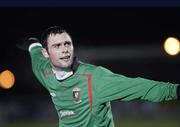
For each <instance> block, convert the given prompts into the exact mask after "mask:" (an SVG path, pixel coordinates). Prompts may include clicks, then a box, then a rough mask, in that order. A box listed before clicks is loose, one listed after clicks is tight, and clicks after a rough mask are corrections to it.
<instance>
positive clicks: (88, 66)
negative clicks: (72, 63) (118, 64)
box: [80, 61, 111, 73]
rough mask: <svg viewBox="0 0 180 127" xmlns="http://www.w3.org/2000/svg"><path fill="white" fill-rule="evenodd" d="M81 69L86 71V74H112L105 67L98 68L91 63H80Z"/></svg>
mask: <svg viewBox="0 0 180 127" xmlns="http://www.w3.org/2000/svg"><path fill="white" fill-rule="evenodd" d="M80 68H81V69H83V70H84V72H85V73H88V72H89V73H90V72H91V73H99V72H100V73H103V72H111V71H110V70H108V69H107V68H105V67H103V66H98V65H94V64H90V63H84V62H81V61H80Z"/></svg>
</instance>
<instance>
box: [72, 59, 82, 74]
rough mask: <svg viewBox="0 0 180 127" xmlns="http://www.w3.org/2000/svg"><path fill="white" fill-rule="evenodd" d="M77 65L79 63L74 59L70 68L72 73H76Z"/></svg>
mask: <svg viewBox="0 0 180 127" xmlns="http://www.w3.org/2000/svg"><path fill="white" fill-rule="evenodd" d="M79 65H80V62H79V60H78V58H77V57H74V61H73V64H72V66H71V68H72V70H73V73H74V72H76V70H77V69H78V67H79Z"/></svg>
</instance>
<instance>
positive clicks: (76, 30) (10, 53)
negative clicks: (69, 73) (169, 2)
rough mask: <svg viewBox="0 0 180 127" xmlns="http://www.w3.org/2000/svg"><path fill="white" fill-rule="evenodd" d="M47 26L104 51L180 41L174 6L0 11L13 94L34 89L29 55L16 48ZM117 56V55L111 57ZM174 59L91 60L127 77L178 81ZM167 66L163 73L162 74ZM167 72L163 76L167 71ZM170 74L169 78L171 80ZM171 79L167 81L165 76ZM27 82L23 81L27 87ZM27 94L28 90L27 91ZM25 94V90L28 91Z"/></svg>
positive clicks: (0, 51)
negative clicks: (173, 39)
mask: <svg viewBox="0 0 180 127" xmlns="http://www.w3.org/2000/svg"><path fill="white" fill-rule="evenodd" d="M52 25H60V26H63V27H64V28H66V29H67V31H68V32H69V33H70V34H71V35H72V38H73V41H74V43H75V46H77V47H81V46H91V47H94V48H95V47H109V46H121V45H126V46H130V47H134V46H136V45H141V44H150V43H151V44H152V43H153V44H162V42H163V41H164V40H165V39H166V37H168V36H175V37H177V38H179V39H180V8H179V7H1V8H0V35H1V43H0V44H1V46H0V58H1V66H0V67H1V68H0V69H1V71H3V70H5V69H10V70H12V71H13V72H14V74H15V76H16V85H15V87H14V88H13V90H12V93H13V92H14V91H18V92H19V91H21V90H22V89H23V90H25V89H24V84H26V86H28V90H29V92H32V91H33V90H32V89H36V88H35V85H28V84H34V82H36V80H35V78H34V76H33V75H32V71H31V65H30V60H29V56H28V53H26V52H23V51H20V50H18V49H17V48H16V46H15V45H16V43H17V42H18V40H19V39H20V38H21V37H24V36H35V37H38V38H39V37H40V34H41V32H42V31H43V30H44V29H45V28H48V27H49V26H52ZM114 55H118V54H114ZM178 59H179V57H178V56H177V57H174V58H170V57H166V58H163V59H159V58H151V59H140V60H134V59H133V60H125V61H123V60H116V61H110V60H108V59H107V60H105V61H94V62H93V63H95V64H101V65H103V66H106V67H108V68H109V69H112V70H113V71H115V72H119V73H122V74H126V75H129V76H136V75H138V76H144V77H147V78H155V79H159V80H165V81H168V80H170V81H172V82H176V83H178V82H179V81H177V79H178V72H179V71H178V70H179V67H178V66H179V63H180V61H178ZM166 68H168V70H165V69H166ZM167 71H168V72H167ZM172 73H173V75H174V76H172ZM169 76H171V77H169ZM27 82H28V83H27ZM26 90H27V89H26ZM26 90H25V92H28V90H27V91H26Z"/></svg>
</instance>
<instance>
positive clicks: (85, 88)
mask: <svg viewBox="0 0 180 127" xmlns="http://www.w3.org/2000/svg"><path fill="white" fill-rule="evenodd" d="M19 47H20V48H22V49H26V50H27V48H28V49H29V52H30V56H31V61H32V69H33V72H34V74H35V75H36V77H37V79H38V80H39V81H40V82H41V84H42V85H43V86H44V87H45V88H46V89H47V90H48V91H49V93H50V95H51V97H52V101H53V103H54V105H55V108H56V110H57V113H58V116H59V121H60V122H59V126H60V127H114V122H113V117H112V111H111V105H110V101H113V100H117V99H118V100H121V101H130V100H147V101H152V102H160V101H169V100H175V99H178V98H180V86H179V85H178V84H171V83H165V82H158V81H153V80H148V79H143V78H129V77H125V76H123V75H120V74H114V73H113V72H111V71H109V70H108V69H106V68H103V67H101V66H95V65H91V64H87V63H83V62H81V61H78V59H77V58H76V57H75V56H74V47H73V42H72V38H71V36H70V35H69V34H68V33H67V32H66V31H65V30H64V29H62V28H61V27H58V26H53V27H50V28H48V29H46V30H45V32H44V33H43V34H42V39H41V44H40V43H39V41H38V39H36V38H29V39H28V40H27V41H25V43H24V44H21V45H19Z"/></svg>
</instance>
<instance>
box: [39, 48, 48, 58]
mask: <svg viewBox="0 0 180 127" xmlns="http://www.w3.org/2000/svg"><path fill="white" fill-rule="evenodd" d="M41 52H42V54H43V56H44V57H45V58H49V54H48V52H47V50H46V49H45V48H42V50H41Z"/></svg>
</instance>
